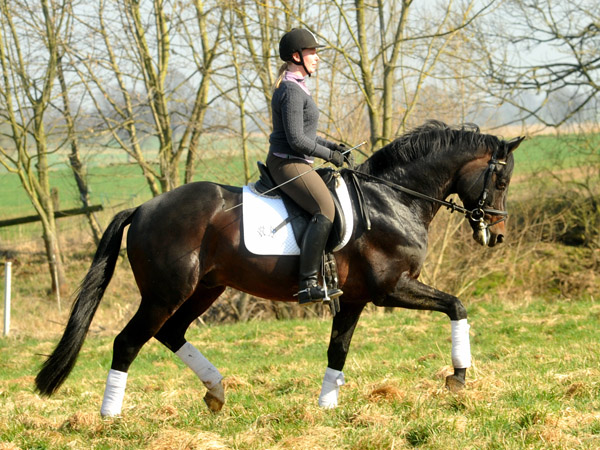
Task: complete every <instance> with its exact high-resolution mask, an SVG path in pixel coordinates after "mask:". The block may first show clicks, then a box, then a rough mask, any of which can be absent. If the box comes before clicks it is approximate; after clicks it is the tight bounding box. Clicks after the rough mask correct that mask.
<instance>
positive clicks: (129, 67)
mask: <svg viewBox="0 0 600 450" xmlns="http://www.w3.org/2000/svg"><path fill="white" fill-rule="evenodd" d="M217 6H218V5H217V3H213V4H212V7H211V9H210V10H209V11H206V10H205V3H204V2H203V1H200V0H187V1H185V2H170V1H166V0H153V1H152V2H151V3H150V2H148V3H145V4H144V3H141V2H137V1H134V0H126V1H124V2H115V3H112V2H111V3H107V2H105V0H98V3H97V4H96V9H95V10H94V13H95V14H91V15H87V16H81V17H78V19H79V20H80V23H81V25H82V26H85V27H86V28H87V30H88V33H87V34H88V35H91V36H92V37H93V38H92V39H91V40H90V41H89V42H85V43H84V44H83V45H82V46H81V47H79V48H75V49H73V54H74V55H76V57H77V59H78V61H79V64H80V68H79V76H80V78H81V80H82V82H84V83H85V84H86V86H87V89H88V92H89V94H90V98H91V100H92V102H93V104H94V106H95V109H96V111H97V113H98V115H99V117H100V118H101V120H102V123H103V125H102V128H103V132H104V133H106V134H108V136H109V138H110V139H111V140H112V141H113V142H116V143H117V144H118V145H119V146H120V147H121V148H122V149H123V150H124V151H125V152H127V153H128V154H129V155H130V157H132V158H133V159H134V160H135V161H136V162H137V163H138V164H139V166H140V168H141V170H142V173H143V175H144V178H145V180H146V182H147V184H148V187H149V189H150V191H151V193H152V195H154V196H156V195H158V194H160V193H161V192H165V191H168V190H170V189H173V188H174V187H176V186H178V185H179V184H180V183H181V181H182V180H181V176H180V162H181V160H182V159H183V158H184V157H185V159H186V165H185V177H184V181H185V182H189V181H191V179H192V177H193V174H194V167H195V163H196V161H197V158H198V143H199V139H200V136H201V135H202V131H203V129H204V128H203V121H204V117H205V114H206V111H207V108H208V105H209V104H210V101H211V100H210V99H209V94H210V90H209V88H210V80H211V77H212V75H213V72H212V71H213V64H214V62H215V59H216V58H217V57H218V56H219V54H218V51H219V46H220V44H221V37H220V34H221V33H222V26H223V25H222V24H223V20H224V18H223V15H222V14H220V13H219V14H218V15H215V14H214V13H215V8H217ZM88 9H89V8H88ZM211 15H212V16H213V17H215V20H212V21H209V18H210V17H211ZM90 16H93V17H92V18H91V20H90ZM94 42H97V43H98V44H96V45H93V43H94ZM190 93H192V94H191V95H190ZM144 142H149V145H150V146H151V147H154V146H156V147H157V150H156V152H155V153H153V152H148V151H145V150H144ZM154 155H155V158H154Z"/></svg>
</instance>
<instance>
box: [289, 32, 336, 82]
mask: <svg viewBox="0 0 600 450" xmlns="http://www.w3.org/2000/svg"><path fill="white" fill-rule="evenodd" d="M321 47H325V46H324V45H319V44H318V43H317V40H316V39H315V36H314V35H313V34H312V33H311V32H310V31H308V30H305V29H302V28H292V29H291V30H290V31H288V32H287V33H285V34H284V35H283V37H282V38H281V40H280V41H279V57H280V58H281V59H282V60H283V61H289V62H294V58H293V55H294V54H295V53H298V54H299V56H300V61H301V62H302V67H304V70H305V71H306V73H308V69H307V68H306V66H305V65H304V58H302V50H304V49H305V48H321ZM308 76H310V73H308Z"/></svg>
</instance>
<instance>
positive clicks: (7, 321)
mask: <svg viewBox="0 0 600 450" xmlns="http://www.w3.org/2000/svg"><path fill="white" fill-rule="evenodd" d="M11 269H12V262H10V261H6V263H5V265H4V336H8V333H9V331H10V289H11V287H10V284H11V279H10V278H11Z"/></svg>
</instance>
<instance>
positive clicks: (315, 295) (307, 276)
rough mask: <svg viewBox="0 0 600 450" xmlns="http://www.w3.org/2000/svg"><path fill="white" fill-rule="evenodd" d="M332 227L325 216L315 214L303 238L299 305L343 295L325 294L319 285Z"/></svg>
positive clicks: (335, 291)
mask: <svg viewBox="0 0 600 450" xmlns="http://www.w3.org/2000/svg"><path fill="white" fill-rule="evenodd" d="M332 226H333V224H332V223H331V222H330V221H329V219H328V218H327V217H325V216H324V215H323V214H315V215H314V216H313V218H312V219H311V220H310V222H309V223H308V227H307V228H306V231H305V232H304V236H303V237H302V243H301V245H300V273H299V283H298V284H299V288H298V303H299V304H301V305H306V304H309V303H314V302H321V301H323V299H324V298H325V297H329V298H330V299H334V298H337V297H339V296H340V295H342V291H341V290H339V289H331V290H328V291H327V292H325V290H324V289H323V288H322V287H321V286H319V285H318V278H317V274H318V272H319V268H320V267H321V259H322V257H323V251H324V250H325V244H327V238H328V237H329V232H330V231H331V227H332Z"/></svg>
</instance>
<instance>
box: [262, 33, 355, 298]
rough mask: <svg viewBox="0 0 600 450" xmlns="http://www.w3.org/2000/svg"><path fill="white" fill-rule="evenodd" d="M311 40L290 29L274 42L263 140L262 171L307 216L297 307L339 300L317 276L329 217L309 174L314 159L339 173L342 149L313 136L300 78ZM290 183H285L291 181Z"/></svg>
mask: <svg viewBox="0 0 600 450" xmlns="http://www.w3.org/2000/svg"><path fill="white" fill-rule="evenodd" d="M320 47H323V45H319V44H317V40H316V39H315V37H314V36H313V34H312V33H311V32H310V31H308V30H305V29H300V28H294V29H292V30H291V31H289V32H287V33H285V34H284V35H283V37H282V38H281V40H280V41H279V56H280V58H281V59H282V60H283V61H285V63H284V64H283V65H282V66H281V68H280V69H279V78H278V79H277V81H276V82H275V85H274V86H273V98H272V100H271V107H272V110H273V132H272V133H271V136H270V138H269V143H270V146H269V155H268V157H267V167H268V168H269V171H270V172H271V176H272V177H273V179H274V181H275V182H276V183H277V184H282V183H286V182H287V183H286V184H284V185H283V186H281V190H283V191H284V192H285V193H286V194H287V195H288V196H289V197H290V198H292V200H294V201H295V202H296V203H297V204H298V205H299V206H300V207H301V208H303V209H304V210H306V211H307V212H308V213H310V214H311V215H312V219H311V220H310V222H309V224H308V227H307V229H306V232H305V233H304V236H303V238H302V242H301V244H300V273H299V288H298V289H299V290H298V294H297V295H298V303H300V304H302V305H304V304H309V303H314V302H320V301H323V299H324V298H325V297H326V294H327V295H328V296H329V298H332V299H333V298H336V297H339V296H340V295H342V291H341V290H339V289H331V290H328V291H327V293H326V292H325V290H324V289H323V288H322V287H321V286H319V285H318V283H317V273H318V271H319V267H320V264H321V258H322V255H323V251H324V249H325V244H326V243H327V238H328V236H329V232H330V231H331V227H332V225H333V219H334V214H335V207H334V203H333V199H332V197H331V193H330V192H329V189H327V186H326V185H325V183H324V182H323V180H322V179H321V177H320V176H319V175H318V174H317V173H316V172H315V171H314V170H312V163H313V162H314V159H313V158H314V157H318V158H322V159H324V160H326V161H329V162H331V163H333V164H334V165H335V166H336V167H341V166H342V164H343V163H344V155H343V154H342V152H343V151H344V147H343V146H342V145H338V144H336V143H334V142H330V141H327V140H325V139H323V138H321V137H319V136H317V122H318V119H319V110H318V109H317V105H316V104H315V102H314V100H313V99H312V97H311V95H310V92H309V90H308V87H307V86H306V84H304V80H305V77H306V76H307V75H308V76H309V77H310V76H311V75H312V74H313V73H315V72H316V70H317V64H318V62H319V56H318V55H317V48H320ZM292 179H293V181H289V180H292Z"/></svg>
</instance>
